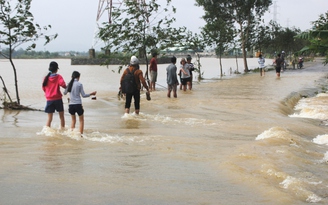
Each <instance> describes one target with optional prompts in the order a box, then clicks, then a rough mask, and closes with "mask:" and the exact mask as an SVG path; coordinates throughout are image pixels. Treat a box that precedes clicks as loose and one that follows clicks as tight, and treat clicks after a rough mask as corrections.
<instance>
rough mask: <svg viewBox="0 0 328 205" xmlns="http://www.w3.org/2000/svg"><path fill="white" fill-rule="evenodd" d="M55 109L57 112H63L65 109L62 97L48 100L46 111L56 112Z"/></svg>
mask: <svg viewBox="0 0 328 205" xmlns="http://www.w3.org/2000/svg"><path fill="white" fill-rule="evenodd" d="M55 110H56V111H57V112H63V111H64V104H63V100H62V99H59V100H49V101H47V104H46V107H45V108H44V112H46V113H54V112H55Z"/></svg>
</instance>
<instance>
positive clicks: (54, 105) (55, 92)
mask: <svg viewBox="0 0 328 205" xmlns="http://www.w3.org/2000/svg"><path fill="white" fill-rule="evenodd" d="M58 69H59V67H58V63H57V62H55V61H52V62H50V65H49V69H48V70H49V72H48V74H47V75H46V76H45V77H44V79H43V83H42V89H43V91H44V93H45V97H46V99H47V103H46V107H45V109H44V111H45V112H46V113H48V120H47V123H46V126H47V127H51V122H52V118H53V113H54V112H55V111H57V112H58V113H59V118H60V126H61V129H64V128H65V118H64V104H63V99H62V96H63V95H62V93H61V92H60V87H62V88H66V83H65V81H64V79H63V77H62V76H61V75H59V74H58V73H57V71H58Z"/></svg>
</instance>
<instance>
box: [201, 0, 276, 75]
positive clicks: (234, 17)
mask: <svg viewBox="0 0 328 205" xmlns="http://www.w3.org/2000/svg"><path fill="white" fill-rule="evenodd" d="M196 2H197V4H198V5H199V6H202V7H203V8H204V10H205V12H206V13H208V18H207V19H205V21H206V23H207V24H210V23H211V22H215V21H218V20H217V19H220V18H222V16H224V17H225V18H224V20H226V19H229V22H232V25H233V26H235V25H236V27H235V32H236V33H237V34H238V36H239V40H240V47H241V48H242V53H243V59H244V67H245V72H248V65H247V59H246V57H247V50H248V49H249V48H250V47H251V44H250V39H251V38H252V31H253V30H254V28H255V25H256V22H257V21H259V20H260V19H261V17H262V16H263V14H264V13H265V12H266V11H267V10H268V8H269V6H270V5H271V4H272V0H235V1H231V0H220V1H212V0H196Z"/></svg>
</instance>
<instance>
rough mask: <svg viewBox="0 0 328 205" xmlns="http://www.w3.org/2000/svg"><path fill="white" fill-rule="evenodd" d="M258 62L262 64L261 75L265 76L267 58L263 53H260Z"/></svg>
mask: <svg viewBox="0 0 328 205" xmlns="http://www.w3.org/2000/svg"><path fill="white" fill-rule="evenodd" d="M257 62H258V63H259V65H260V75H261V76H264V75H265V72H264V67H265V65H264V64H265V58H264V57H263V56H262V54H260V55H259V59H258V60H257Z"/></svg>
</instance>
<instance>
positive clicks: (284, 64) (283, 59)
mask: <svg viewBox="0 0 328 205" xmlns="http://www.w3.org/2000/svg"><path fill="white" fill-rule="evenodd" d="M280 58H281V60H282V62H283V64H282V66H281V72H283V71H285V70H286V61H285V51H281V56H280Z"/></svg>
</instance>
